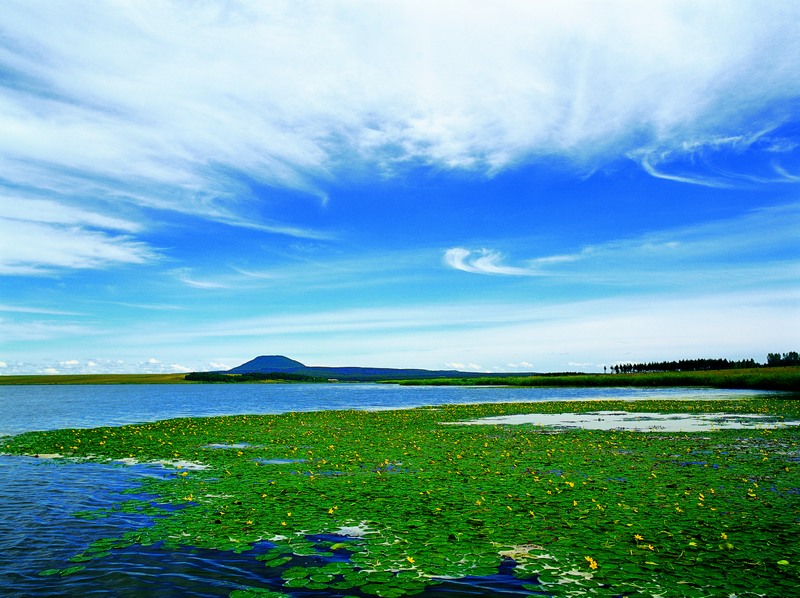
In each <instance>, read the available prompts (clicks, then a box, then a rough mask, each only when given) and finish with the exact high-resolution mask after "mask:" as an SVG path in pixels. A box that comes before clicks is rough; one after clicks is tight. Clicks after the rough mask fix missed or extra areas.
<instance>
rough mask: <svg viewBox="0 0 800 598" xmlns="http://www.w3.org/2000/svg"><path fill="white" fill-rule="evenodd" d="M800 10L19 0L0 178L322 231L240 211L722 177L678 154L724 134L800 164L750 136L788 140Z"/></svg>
mask: <svg viewBox="0 0 800 598" xmlns="http://www.w3.org/2000/svg"><path fill="white" fill-rule="evenodd" d="M456 12H457V13H458V17H459V18H458V19H453V14H454V13H456ZM799 24H800V6H798V5H797V3H794V2H770V3H768V4H766V5H765V4H764V3H755V2H752V3H750V2H740V3H736V5H735V6H731V5H730V3H717V2H706V3H702V4H701V5H698V4H697V3H689V2H667V1H663V2H658V1H657V2H648V3H631V2H626V1H612V2H605V3H602V4H586V3H583V2H566V3H563V2H562V3H559V6H558V7H555V6H549V5H547V4H540V3H533V4H520V3H518V2H501V3H499V4H493V5H492V6H491V7H489V6H487V5H485V4H483V3H479V2H458V3H451V2H440V3H422V2H404V3H354V4H342V3H336V4H326V5H324V6H316V7H315V9H314V10H313V11H309V10H307V7H305V6H304V5H300V4H264V3H260V2H237V3H225V4H219V5H216V4H207V5H203V6H200V7H198V6H197V5H195V4H190V3H185V2H170V3H162V2H143V3H134V4H130V3H125V2H121V1H120V2H113V1H112V2H104V3H97V2H91V1H88V0H85V1H78V2H71V3H69V4H68V5H67V4H55V5H54V4H52V3H45V2H28V1H25V2H22V1H14V0H11V1H9V2H6V3H5V6H4V18H3V24H2V26H0V28H1V30H2V36H3V40H4V42H3V44H2V47H0V67H2V68H3V69H4V72H5V73H6V76H5V78H4V82H3V86H4V87H3V89H4V91H3V94H2V96H0V115H2V116H0V132H2V134H0V171H2V172H3V179H4V182H5V184H7V185H9V186H10V187H13V188H17V189H19V188H22V189H28V190H31V191H36V192H37V193H39V194H40V195H44V196H48V197H49V198H50V199H49V201H52V202H59V203H63V204H64V205H69V203H70V201H73V200H74V199H75V198H82V199H83V200H84V201H86V200H92V201H97V202H100V203H102V204H103V214H104V216H102V217H103V218H106V219H107V220H106V224H105V225H103V226H108V224H109V222H111V221H113V220H114V219H115V218H117V216H116V215H115V214H116V211H115V210H116V209H115V208H114V205H115V204H126V205H131V206H137V207H144V208H147V209H157V210H170V211H175V212H180V213H187V214H195V215H198V216H201V217H203V218H208V219H212V220H218V221H221V222H226V223H229V224H232V225H235V226H248V227H255V228H260V229H261V230H264V231H266V232H271V233H278V234H282V235H289V236H296V237H305V238H312V239H313V238H324V237H325V236H326V235H327V234H329V233H326V232H325V231H319V230H316V229H314V228H311V227H307V226H303V225H298V224H294V223H292V222H286V221H284V219H283V218H282V215H281V212H279V211H274V212H271V213H270V212H267V213H260V214H259V215H258V216H254V214H253V212H252V210H250V209H248V208H249V207H250V206H252V202H253V201H258V200H259V199H260V194H261V193H265V194H267V195H269V191H268V190H269V189H270V188H271V189H292V190H297V191H300V192H302V193H305V194H310V195H312V196H317V197H318V198H319V201H320V202H323V203H324V202H325V201H327V199H328V191H327V187H328V184H329V183H330V182H332V181H340V180H342V179H352V178H360V177H363V176H374V175H375V174H377V173H381V174H393V173H394V174H396V173H399V172H402V171H403V170H404V169H405V168H406V167H408V166H413V165H420V164H422V165H428V166H432V167H435V168H437V169H444V170H453V169H455V170H469V171H475V172H478V173H481V174H483V175H486V176H492V175H493V174H495V173H497V172H500V171H503V170H505V169H508V168H511V167H514V166H517V165H519V164H523V163H528V162H531V161H536V160H538V159H541V158H552V157H555V158H558V159H564V160H566V162H567V163H568V164H572V165H577V167H578V168H581V169H586V170H588V171H591V170H592V169H595V168H598V167H601V166H603V165H604V164H606V163H608V162H609V161H614V160H618V159H625V157H626V156H627V157H630V158H632V159H634V160H636V161H638V162H640V163H641V164H642V166H643V167H644V168H645V169H646V170H647V171H648V172H650V173H651V174H653V176H659V177H662V178H671V179H672V180H675V181H681V182H685V183H698V184H706V185H714V186H721V185H725V184H728V182H729V181H733V182H734V183H735V182H736V175H737V172H738V171H739V169H740V168H744V167H743V166H742V165H736V164H734V163H732V162H729V163H727V164H726V165H725V166H726V168H725V169H720V168H712V170H713V172H709V173H707V174H703V173H702V172H700V173H699V174H698V173H697V172H692V173H687V172H683V170H682V168H681V165H682V163H683V162H685V161H687V160H694V159H696V157H697V156H698V155H699V153H700V152H701V150H702V152H703V153H704V154H705V155H710V154H715V155H719V154H720V152H721V151H723V150H725V148H721V147H720V144H719V140H720V139H737V140H738V141H737V142H736V143H737V144H738V145H737V146H738V147H747V148H751V149H752V148H754V149H756V150H759V151H760V153H759V156H757V157H755V160H756V161H761V162H763V163H764V164H769V165H770V167H771V168H772V171H773V173H778V174H779V173H780V172H782V171H786V172H791V171H792V169H791V168H790V167H789V166H787V164H791V162H792V160H793V159H794V158H796V149H792V150H785V151H784V153H783V156H782V157H777V158H776V155H775V152H774V151H771V150H770V149H769V148H768V147H767V146H766V145H765V146H763V147H762V146H760V145H759V144H760V143H763V140H764V139H765V135H764V133H763V132H764V131H772V132H773V133H772V135H773V137H775V139H774V143H772V145H771V147H772V148H773V149H774V148H776V147H784V148H788V147H789V146H788V145H786V144H783V145H781V143H780V137H781V135H780V134H779V133H775V132H776V131H778V132H779V131H780V127H781V125H783V124H785V123H787V122H792V121H793V119H795V118H796V117H797V114H796V111H795V110H794V109H793V108H792V106H796V102H797V98H798V90H797V87H796V85H795V84H794V79H795V77H794V75H795V74H796V73H797V72H798V69H800V45H799V44H798V43H797V39H798V36H797V31H798V28H799ZM727 147H728V149H730V148H731V144H728V146H727ZM761 150H763V151H761ZM723 153H724V151H723ZM766 154H771V155H770V156H769V157H766ZM750 159H751V162H752V161H753V159H754V156H752V155H751V156H750ZM776 160H777V161H776ZM676 165H677V166H676ZM744 172H745V173H748V172H750V171H749V170H747V169H745V170H744ZM731 175H732V176H731ZM786 179H787V180H792V177H791V176H790V177H786ZM726 181H728V182H726ZM256 187H261V188H262V191H260V192H258V193H256V192H254V188H256ZM62 211H63V210H62ZM97 218H101V216H99V215H98V216H97ZM107 240H108V241H109V243H112V244H115V245H121V247H122V248H123V250H124V249H126V248H127V249H128V250H130V249H131V247H130V245H129V244H127V245H126V241H124V240H123V239H107ZM34 269H35V268H34Z"/></svg>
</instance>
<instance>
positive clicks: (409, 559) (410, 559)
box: [406, 556, 414, 565]
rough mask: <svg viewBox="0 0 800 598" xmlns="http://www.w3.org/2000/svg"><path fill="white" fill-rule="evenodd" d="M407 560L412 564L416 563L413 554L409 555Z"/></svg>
mask: <svg viewBox="0 0 800 598" xmlns="http://www.w3.org/2000/svg"><path fill="white" fill-rule="evenodd" d="M406 560H407V561H408V562H409V563H411V564H412V565H413V564H414V557H413V556H407V557H406Z"/></svg>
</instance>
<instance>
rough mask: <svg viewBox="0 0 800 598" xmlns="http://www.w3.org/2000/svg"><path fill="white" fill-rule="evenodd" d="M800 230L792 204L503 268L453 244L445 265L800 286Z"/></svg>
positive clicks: (799, 206)
mask: <svg viewBox="0 0 800 598" xmlns="http://www.w3.org/2000/svg"><path fill="white" fill-rule="evenodd" d="M798 230H800V203H794V204H787V205H783V206H777V207H769V208H763V209H759V210H753V211H751V212H748V213H746V214H745V215H743V216H741V217H738V218H733V219H726V220H720V221H716V222H709V223H705V224H702V225H694V226H688V227H682V228H675V229H670V230H664V231H658V232H653V233H648V234H645V235H640V236H637V237H632V238H626V239H617V240H611V241H608V242H606V243H603V244H597V245H586V246H584V247H581V248H580V249H578V250H577V251H575V252H574V253H572V254H564V255H554V256H543V257H537V258H532V259H527V260H522V261H521V262H520V263H521V265H520V266H508V265H504V263H503V261H504V259H505V256H504V255H503V254H502V253H500V252H498V251H495V250H490V249H478V250H470V249H466V248H463V247H453V248H450V249H448V250H446V251H445V252H444V256H443V260H444V263H445V264H446V265H447V266H449V267H451V268H453V269H456V270H461V271H463V272H469V273H472V274H488V275H505V276H553V275H571V276H574V277H580V278H581V279H583V280H584V281H587V280H603V281H606V282H613V281H615V280H616V281H617V282H626V281H636V282H647V281H648V280H650V279H656V280H657V279H658V278H659V277H663V276H664V275H665V274H667V273H669V274H670V275H671V277H670V282H671V283H675V282H677V281H678V280H681V279H689V280H692V281H693V282H694V281H696V277H697V275H698V274H699V275H702V276H707V277H708V280H709V281H711V280H716V279H720V280H725V279H729V280H730V281H731V282H734V281H735V282H736V283H737V284H740V283H741V281H738V280H735V278H739V277H741V276H745V275H746V276H747V277H749V278H751V279H752V281H753V282H755V281H756V280H762V281H767V280H771V281H775V279H776V277H777V278H783V280H785V281H797V280H798V265H800V250H798V249H797V247H798V246H797V239H798V232H797V231H798ZM765 231H769V232H768V233H766V232H765ZM734 257H735V258H736V259H735V260H734V261H731V260H732V259H733V258H734ZM737 272H738V273H739V275H737ZM632 273H636V276H635V277H632ZM732 277H734V278H732Z"/></svg>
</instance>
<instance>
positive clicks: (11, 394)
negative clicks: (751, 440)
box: [0, 384, 757, 598]
mask: <svg viewBox="0 0 800 598" xmlns="http://www.w3.org/2000/svg"><path fill="white" fill-rule="evenodd" d="M753 394H757V393H754V392H753V391H727V390H726V391H719V390H708V389H685V388H684V389H631V388H611V389H609V388H604V389H556V388H496V387H492V388H463V387H401V386H389V385H374V384H317V385H307V384H297V385H278V384H274V385H273V384H253V385H119V386H0V414H2V415H0V434H18V433H21V432H24V431H30V430H47V429H56V428H65V427H94V426H101V425H115V426H116V425H124V424H128V423H136V422H143V421H155V420H161V419H168V418H174V417H190V416H193V417H196V416H212V415H231V414H243V413H281V412H287V411H313V410H327V409H386V408H407V407H415V406H422V405H442V404H453V403H494V402H517V401H546V400H576V399H597V398H609V399H612V398H613V399H623V400H642V399H653V398H672V399H678V398H695V399H701V398H706V399H710V398H727V397H741V396H748V395H753ZM163 475H171V474H168V473H167V472H166V471H165V470H163V469H159V468H157V467H155V466H144V465H138V466H133V467H126V466H110V465H102V464H96V463H59V462H56V461H50V460H44V459H35V458H28V457H10V456H0V596H20V597H21V596H92V595H100V596H120V597H135V596H165V597H166V596H227V595H228V594H229V593H230V592H231V591H233V590H235V589H237V588H241V587H244V586H246V585H248V584H252V585H255V586H261V587H265V586H267V587H268V586H270V580H269V578H268V576H267V574H266V572H265V569H264V566H263V564H262V563H260V562H259V561H256V560H255V559H254V558H253V553H252V552H250V553H243V554H241V555H236V554H233V553H223V552H219V551H209V550H203V551H198V550H192V549H189V548H186V549H181V550H175V551H166V550H160V549H159V548H158V546H151V547H147V548H144V547H141V546H136V545H134V546H131V547H129V548H126V549H121V550H114V551H112V554H111V555H110V556H108V557H105V558H101V559H95V560H92V561H90V562H89V563H87V568H86V569H85V570H83V571H80V572H78V573H75V574H73V575H69V576H66V577H60V576H57V575H56V576H48V577H41V576H39V575H38V573H39V572H40V571H42V570H45V569H50V568H64V567H68V566H70V565H72V564H73V563H70V562H69V560H68V559H69V558H71V557H72V556H74V555H76V554H78V553H80V552H82V550H83V549H85V548H86V547H87V546H88V545H89V544H90V543H91V542H92V541H93V540H96V539H99V538H103V537H119V536H120V535H122V533H123V532H124V531H125V530H128V529H133V528H136V527H141V526H142V525H143V524H145V523H146V522H147V519H146V517H145V516H143V515H135V514H124V513H116V514H114V515H113V516H112V517H110V518H108V519H100V520H90V521H87V520H83V519H77V518H75V517H73V516H72V513H74V512H76V511H83V510H87V509H96V508H101V507H110V506H111V505H113V504H115V503H119V502H120V501H122V500H126V499H130V498H132V497H131V496H130V495H123V494H121V492H122V491H123V490H126V489H129V488H135V487H136V486H137V480H139V479H140V478H142V477H143V476H163ZM292 564H301V563H292ZM274 583H275V585H274V586H273V587H272V589H275V590H277V589H280V584H279V583H278V580H274ZM348 593H352V592H348ZM295 595H296V596H312V595H313V596H326V597H330V596H334V594H325V593H322V594H320V593H319V592H309V591H298V592H297V593H296V594H295ZM445 595H446V596H456V595H481V596H493V595H503V596H523V595H530V594H529V593H528V592H526V591H524V590H522V588H521V587H520V582H519V580H516V579H514V578H513V576H511V575H510V573H509V572H508V571H503V570H501V572H500V574H499V575H497V576H494V577H492V578H488V579H483V580H477V579H466V580H457V581H448V582H446V583H445V584H443V585H442V586H438V587H436V588H433V589H431V590H430V591H426V592H425V594H423V596H425V597H429V598H432V597H434V596H445Z"/></svg>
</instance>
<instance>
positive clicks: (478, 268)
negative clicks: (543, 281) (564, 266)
mask: <svg viewBox="0 0 800 598" xmlns="http://www.w3.org/2000/svg"><path fill="white" fill-rule="evenodd" d="M503 259H504V256H503V254H502V253H500V252H499V251H494V250H492V249H475V250H473V249H465V248H464V247H452V248H450V249H448V250H447V251H445V252H444V263H445V264H447V265H448V266H450V267H451V268H455V269H456V270H461V271H463V272H471V273H473V274H500V275H505V276H535V275H538V274H540V272H539V271H537V270H535V269H533V268H519V267H516V266H505V265H503V264H502V261H503Z"/></svg>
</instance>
